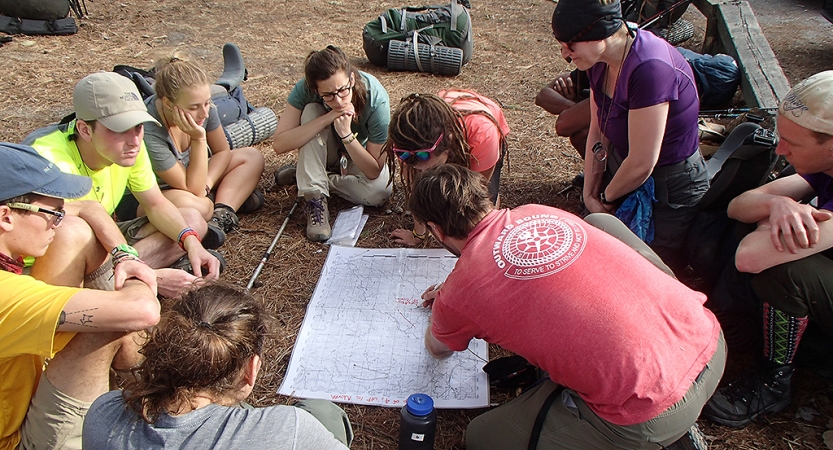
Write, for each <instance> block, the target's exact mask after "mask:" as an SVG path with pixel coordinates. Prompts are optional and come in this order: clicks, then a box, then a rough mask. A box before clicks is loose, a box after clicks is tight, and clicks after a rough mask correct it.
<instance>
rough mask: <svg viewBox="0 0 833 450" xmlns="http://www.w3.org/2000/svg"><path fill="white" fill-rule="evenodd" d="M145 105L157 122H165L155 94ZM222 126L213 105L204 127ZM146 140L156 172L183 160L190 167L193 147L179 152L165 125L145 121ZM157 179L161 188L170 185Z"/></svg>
mask: <svg viewBox="0 0 833 450" xmlns="http://www.w3.org/2000/svg"><path fill="white" fill-rule="evenodd" d="M145 106H147V109H148V113H149V114H150V115H151V116H152V117H153V118H154V119H156V121H157V122H159V123H163V122H162V117H160V116H159V111H157V110H156V95H155V94H154V95H152V96H150V97H148V98H147V99H146V100H145ZM220 126H221V124H220V114H219V113H217V108H215V107H213V106H212V107H211V108H209V110H208V117H207V118H206V119H205V122H204V123H203V128H205V131H206V132H209V131H214V130H216V129H217V128H218V127H220ZM144 141H145V146H146V147H147V149H148V156H149V157H150V164H151V165H152V166H153V172H154V173H156V174H158V173H159V172H164V171H166V170H168V169H170V168H171V167H173V166H175V165H176V163H177V162H182V164H183V165H184V166H185V167H188V163H189V162H190V160H191V147H188V148H185V149H182V152H179V151H178V150H177V149H176V145H174V141H173V140H172V139H171V135H170V134H169V133H168V130H167V129H166V128H165V127H164V126H162V125H157V124H155V123H153V122H145V138H144ZM210 151H211V150H210V149H209V156H211V153H210ZM156 181H157V182H158V183H159V187H160V188H162V189H165V188H167V187H168V185H166V184H165V182H164V181H162V179H161V178H159V175H157V176H156Z"/></svg>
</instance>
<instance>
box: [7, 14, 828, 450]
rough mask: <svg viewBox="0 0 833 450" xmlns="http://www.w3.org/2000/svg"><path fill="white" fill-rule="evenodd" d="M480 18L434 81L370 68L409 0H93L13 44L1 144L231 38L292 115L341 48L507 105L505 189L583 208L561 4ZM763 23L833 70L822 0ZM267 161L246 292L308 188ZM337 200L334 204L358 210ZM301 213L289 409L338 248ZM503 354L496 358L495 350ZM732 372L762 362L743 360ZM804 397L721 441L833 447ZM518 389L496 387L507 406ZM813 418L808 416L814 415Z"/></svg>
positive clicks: (267, 281)
mask: <svg viewBox="0 0 833 450" xmlns="http://www.w3.org/2000/svg"><path fill="white" fill-rule="evenodd" d="M473 3H474V9H473V10H472V17H473V21H474V30H475V52H474V58H473V59H472V61H471V62H470V63H469V64H468V65H467V66H465V67H464V69H463V73H462V74H461V75H459V76H457V77H455V78H444V77H437V76H433V75H428V74H416V73H394V72H388V71H387V70H385V69H379V68H376V67H372V66H369V65H368V63H367V61H366V59H365V57H364V53H363V51H362V49H361V28H362V26H363V25H364V24H365V23H366V22H367V21H369V20H371V19H372V18H374V17H375V16H377V15H378V14H379V13H380V12H382V11H384V10H385V9H387V8H390V7H398V6H401V5H402V4H403V3H402V2H395V1H394V2H392V1H387V2H382V1H378V0H368V1H357V0H308V1H294V0H239V1H236V2H226V1H220V0H197V1H193V2H181V1H170V0H168V1H162V0H159V1H153V0H135V1H132V2H104V1H102V0H97V1H92V0H90V1H88V2H87V6H88V9H89V12H90V16H89V18H87V19H84V20H82V21H81V28H80V31H79V33H78V34H77V35H74V36H68V37H37V38H32V37H15V39H14V41H13V42H12V43H9V44H6V45H5V46H4V47H2V48H0V67H2V75H3V76H2V77H0V92H2V93H3V95H2V96H0V139H2V140H6V141H19V140H21V139H22V138H23V137H24V136H25V135H26V134H27V133H29V132H30V131H32V130H34V129H35V128H38V127H41V126H44V125H47V124H49V123H53V122H56V121H58V120H59V119H60V118H61V117H63V116H64V115H66V114H68V113H69V112H71V92H72V88H73V86H74V84H75V83H76V82H77V80H79V79H80V78H82V77H83V76H85V75H87V74H89V73H91V72H93V71H96V70H109V69H111V68H112V67H113V66H114V65H116V64H128V65H133V66H136V67H149V66H150V65H151V62H152V60H153V59H154V58H155V57H156V56H159V55H160V54H163V53H165V52H167V51H170V50H172V49H174V48H176V47H181V48H184V49H187V50H188V51H190V52H191V53H192V54H193V55H194V56H195V57H196V58H197V59H199V60H201V61H202V62H203V64H204V65H205V66H206V67H207V69H209V71H210V72H211V73H212V74H214V75H218V74H219V73H220V71H221V66H222V61H221V50H220V49H221V47H222V45H223V43H225V42H234V43H236V44H238V45H239V46H240V48H241V50H242V52H243V55H244V57H245V60H246V63H247V66H248V68H249V75H250V78H249V80H248V81H247V82H246V83H244V90H245V93H246V96H247V98H248V99H249V100H250V101H251V102H252V103H253V104H255V105H256V106H269V107H271V108H273V109H274V110H275V111H276V112H278V113H280V110H281V109H282V108H283V105H284V101H285V99H286V96H287V94H288V93H289V90H290V89H291V87H292V86H293V85H294V84H295V82H296V81H297V80H298V79H300V78H301V77H302V64H303V60H304V57H305V56H306V55H307V53H309V51H311V50H317V49H321V48H323V47H324V46H326V45H327V44H335V45H338V46H340V47H341V48H342V49H344V50H345V51H346V52H347V54H348V55H351V57H352V60H353V62H354V64H356V65H357V66H358V67H359V68H360V69H361V70H365V71H368V72H370V73H372V74H374V75H376V76H377V77H378V78H379V79H380V81H381V82H382V84H383V85H384V86H385V87H386V88H387V89H388V91H389V93H390V97H391V99H392V102H393V104H394V105H395V104H396V103H398V99H399V98H401V97H402V96H404V95H406V94H408V93H410V92H436V91H437V90H439V89H440V88H444V87H460V88H470V89H475V90H477V91H479V92H480V93H482V94H484V95H487V96H489V97H492V98H494V99H495V100H497V101H499V102H500V103H501V104H502V105H503V107H504V109H505V112H506V117H507V121H508V122H509V125H510V127H511V129H512V132H511V134H510V135H509V145H510V149H511V159H510V168H509V170H506V169H504V175H503V186H502V188H501V193H502V198H503V202H504V205H505V206H509V207H513V206H516V205H519V204H523V203H530V202H535V203H544V204H548V205H553V206H557V207H561V208H564V209H568V210H571V211H574V212H576V211H577V209H578V195H579V193H578V192H577V191H576V190H573V189H565V188H567V187H568V184H569V180H570V179H571V178H572V177H573V176H574V175H575V174H576V173H577V172H578V171H580V170H581V161H580V160H579V159H578V157H577V156H575V153H574V151H573V150H572V149H571V147H570V146H569V143H568V142H566V141H565V140H562V139H559V138H557V137H556V136H555V133H554V123H555V122H554V119H553V118H552V117H550V116H548V115H547V114H545V113H543V112H542V111H541V110H540V109H539V108H537V107H536V106H535V105H534V104H533V98H534V96H535V94H536V93H537V91H538V89H539V88H540V86H542V85H543V84H545V83H546V82H547V81H549V80H550V79H551V78H552V77H553V76H554V75H556V74H558V73H561V72H564V71H566V70H567V69H568V67H567V64H566V63H565V62H564V61H563V60H561V59H560V58H558V54H557V51H556V47H555V42H554V40H553V39H552V37H551V31H550V26H549V18H550V15H551V13H552V10H553V8H554V3H552V2H551V1H545V0H520V1H512V2H501V1H497V0H474V2H473ZM752 4H753V8H755V9H756V11H759V9H758V8H759V6H760V8H761V9H760V11H761V12H759V18H760V19H761V23H762V27H763V29H764V32H765V33H766V34H767V36H769V38H770V40H771V42H772V44H773V48H774V50H775V52H776V55H777V56H778V58H779V60H780V61H781V62H782V65H783V66H784V69H785V72H786V74H787V76H788V78H789V79H790V81H791V82H793V83H794V82H796V81H798V80H800V79H801V78H804V77H806V76H808V75H810V74H812V73H815V72H817V71H820V70H824V69H828V68H830V67H831V62H832V61H831V59H833V57H831V56H830V52H831V49H833V43H831V42H830V41H831V38H830V30H831V26H830V24H829V23H827V22H826V21H825V20H824V19H823V18H821V16H820V14H819V13H818V11H819V10H820V8H821V1H820V0H814V1H813V2H811V3H803V4H799V3H797V2H795V0H781V1H777V0H753V2H752ZM691 10H692V11H690V12H688V13H687V15H686V18H688V19H690V20H691V21H692V22H694V23H695V25H696V38H695V39H694V40H692V41H691V42H689V43H687V44H686V46H688V47H691V48H692V49H695V50H696V49H698V48H699V46H698V43H697V40H698V39H699V38H700V36H701V34H702V32H703V20H702V17H701V16H699V14H697V13H696V10H694V9H693V8H691ZM261 149H262V151H263V152H264V154H265V155H266V156H267V170H266V172H265V174H264V176H263V178H262V180H261V183H260V186H261V188H263V189H264V190H265V191H266V201H267V203H266V207H265V208H264V209H263V210H262V211H260V212H258V213H256V214H251V215H248V216H244V217H243V218H242V219H243V220H242V228H241V229H240V230H239V231H237V232H235V233H232V234H231V235H230V236H229V241H228V243H227V244H226V245H225V247H224V248H223V249H222V250H223V253H224V254H225V256H226V258H227V260H228V261H229V263H230V267H229V269H228V270H227V272H226V273H225V274H224V276H223V278H224V279H225V280H226V281H228V282H231V283H234V284H236V285H239V286H245V285H246V283H247V282H248V280H249V277H250V276H251V274H252V271H253V270H254V268H255V266H256V265H257V263H258V262H259V260H260V258H261V257H262V255H263V252H264V251H265V250H266V248H267V247H268V245H269V243H270V242H271V240H272V238H273V236H274V235H275V233H276V232H277V229H278V228H279V227H280V225H281V223H282V222H283V220H284V218H285V217H286V214H287V212H288V211H289V209H290V207H291V205H292V202H293V201H294V199H295V196H296V191H295V188H288V189H287V188H278V189H275V187H274V181H273V179H272V176H271V175H272V173H273V172H274V171H275V169H277V168H278V167H280V166H281V165H283V164H286V163H287V162H291V161H292V160H293V156H292V155H288V156H282V157H275V156H274V153H273V152H272V151H271V148H270V146H269V142H267V143H265V144H263V145H262V146H261ZM347 206H348V205H347V204H346V203H345V202H343V201H340V200H334V201H332V202H331V208H330V209H331V211H333V214H335V211H337V210H338V209H342V208H345V207H347ZM401 207H402V199H401V196H400V195H397V196H396V197H395V198H394V199H393V200H392V201H391V203H390V204H389V205H388V206H387V207H384V208H378V209H372V208H371V209H368V212H369V213H370V214H371V218H370V221H369V222H368V224H367V226H366V228H365V230H364V233H363V235H362V237H361V239H360V240H359V244H358V245H359V246H363V247H390V246H393V245H392V243H391V242H390V240H389V239H388V238H387V234H388V232H390V231H391V230H393V229H395V228H397V227H410V226H411V221H410V217H408V216H406V215H404V214H402V213H398V212H396V213H395V212H391V211H401ZM304 225H305V222H304V221H303V219H302V217H301V214H299V213H298V212H296V213H295V214H294V215H293V217H292V218H291V220H290V222H289V226H288V227H287V229H286V232H285V233H284V237H283V238H281V240H280V241H279V243H278V245H277V247H276V248H275V251H274V254H273V257H272V259H271V260H270V261H269V263H268V264H267V265H266V268H265V269H264V271H263V273H262V274H261V276H260V278H259V280H260V281H261V282H262V283H263V285H262V286H261V287H259V288H257V289H256V290H254V292H253V293H254V295H255V296H256V297H257V298H259V299H261V300H262V301H264V303H266V304H267V305H268V307H269V308H270V309H271V310H272V311H273V312H274V314H275V315H276V317H277V318H278V326H277V328H276V330H275V333H274V336H273V337H272V338H271V339H270V342H269V345H268V351H267V355H266V358H264V360H265V361H266V365H265V367H264V369H265V370H264V372H263V376H262V378H261V380H260V382H259V385H258V386H257V388H256V390H255V393H254V403H256V404H258V405H271V404H278V403H287V402H290V401H291V399H287V398H285V397H282V396H278V395H276V394H275V392H276V391H277V388H278V386H279V384H280V382H281V380H282V377H283V374H284V372H285V370H286V364H287V362H288V360H289V355H290V353H291V351H292V346H293V343H294V340H295V335H296V333H297V331H298V329H299V328H300V325H301V321H302V320H303V315H304V311H305V307H306V304H307V302H308V301H309V298H310V297H311V295H312V292H313V289H314V287H315V283H316V281H317V280H318V275H319V272H320V269H321V266H322V264H323V261H324V258H325V257H326V254H327V247H326V246H323V245H319V244H313V243H310V242H307V241H306V240H305V239H304V237H303V236H304ZM495 354H496V352H492V355H493V356H494V355H495ZM730 358H731V359H732V362H731V364H730V368H729V373H728V374H727V376H728V377H731V376H733V375H735V374H737V373H738V372H739V370H740V369H741V368H742V367H743V366H744V363H745V362H746V361H748V360H749V359H750V358H749V357H746V358H745V359H744V358H741V357H740V356H738V355H731V356H730ZM796 379H797V384H798V386H799V394H798V399H797V401H796V402H795V404H794V405H793V407H792V408H790V409H788V410H787V411H786V412H785V413H783V414H778V415H775V416H772V417H771V418H769V419H768V420H767V421H766V422H765V423H762V424H756V425H753V426H751V427H748V428H746V429H744V430H729V429H726V428H723V427H718V426H713V425H710V424H708V423H704V424H703V425H704V429H705V431H706V433H707V434H708V435H709V436H710V438H711V441H712V448H715V449H795V448H821V447H822V446H823V444H822V443H821V434H822V432H823V431H824V430H825V429H826V428H828V421H829V419H830V417H831V413H833V408H831V405H830V397H829V391H828V385H827V384H826V383H825V382H822V381H820V380H819V379H818V378H816V377H814V376H813V375H811V374H809V373H807V372H803V371H800V372H799V373H798V374H797V375H796ZM505 400H506V396H505V395H504V396H499V395H497V394H495V395H493V402H498V403H502V402H504V401H505ZM799 407H808V408H811V409H812V410H813V411H816V412H817V413H818V414H817V415H816V417H815V418H814V419H812V420H809V421H808V420H803V419H796V418H795V415H796V412H797V411H798V408H799ZM345 409H347V411H348V414H349V415H350V417H351V420H352V421H353V423H354V424H355V431H356V441H355V443H354V445H353V448H354V449H388V448H395V446H396V445H395V441H396V436H397V432H398V414H399V413H398V411H396V410H393V409H385V408H378V407H362V406H351V405H347V406H346V407H345ZM802 411H807V410H802ZM479 412H482V411H477V410H475V411H455V410H449V411H441V412H440V415H439V416H440V418H439V430H438V437H437V445H436V448H438V449H451V448H464V446H463V444H462V442H463V440H462V439H463V432H464V430H465V426H466V424H467V422H468V420H469V419H470V418H471V417H473V416H474V415H476V414H478V413H479Z"/></svg>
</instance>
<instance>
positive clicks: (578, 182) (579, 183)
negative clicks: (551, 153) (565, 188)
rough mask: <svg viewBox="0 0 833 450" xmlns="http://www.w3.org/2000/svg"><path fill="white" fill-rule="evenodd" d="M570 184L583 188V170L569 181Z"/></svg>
mask: <svg viewBox="0 0 833 450" xmlns="http://www.w3.org/2000/svg"><path fill="white" fill-rule="evenodd" d="M570 184H572V185H573V186H575V187H577V188H579V189H584V172H582V173H580V174H578V175H576V176H575V177H573V180H572V181H570Z"/></svg>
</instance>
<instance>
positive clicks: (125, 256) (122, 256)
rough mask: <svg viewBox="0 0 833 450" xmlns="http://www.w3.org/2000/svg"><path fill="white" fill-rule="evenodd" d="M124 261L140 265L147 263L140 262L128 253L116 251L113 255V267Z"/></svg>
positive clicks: (136, 257)
mask: <svg viewBox="0 0 833 450" xmlns="http://www.w3.org/2000/svg"><path fill="white" fill-rule="evenodd" d="M125 261H138V262H140V263H142V264H145V265H147V263H146V262H144V261H142V260H141V259H139V257H138V256H134V255H131V254H130V253H127V252H122V251H118V252H116V253H115V254H114V255H113V265H114V266H117V265H119V264H120V263H123V262H125Z"/></svg>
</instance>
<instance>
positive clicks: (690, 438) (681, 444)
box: [665, 423, 709, 450]
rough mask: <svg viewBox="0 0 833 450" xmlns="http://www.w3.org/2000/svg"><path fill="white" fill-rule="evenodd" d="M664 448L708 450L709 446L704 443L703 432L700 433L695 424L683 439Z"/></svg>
mask: <svg viewBox="0 0 833 450" xmlns="http://www.w3.org/2000/svg"><path fill="white" fill-rule="evenodd" d="M665 448H666V450H708V448H709V444H708V443H707V442H706V437H705V436H703V432H702V431H700V427H698V426H697V424H696V423H695V424H694V425H692V426H691V428H689V429H688V432H687V433H686V434H684V435H683V437H681V438H679V439H677V440H676V441H674V443H673V444H671V445H669V446H668V447H665Z"/></svg>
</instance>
